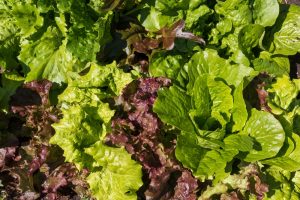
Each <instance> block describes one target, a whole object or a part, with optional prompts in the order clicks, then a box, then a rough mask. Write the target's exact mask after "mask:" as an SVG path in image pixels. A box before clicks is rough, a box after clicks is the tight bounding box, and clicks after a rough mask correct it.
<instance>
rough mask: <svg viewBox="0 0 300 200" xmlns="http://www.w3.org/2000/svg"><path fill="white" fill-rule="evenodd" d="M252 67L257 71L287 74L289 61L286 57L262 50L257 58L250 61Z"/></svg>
mask: <svg viewBox="0 0 300 200" xmlns="http://www.w3.org/2000/svg"><path fill="white" fill-rule="evenodd" d="M252 63H253V66H254V69H255V70H256V71H259V72H267V73H268V74H270V75H273V76H281V75H289V73H290V61H289V59H288V58H287V57H284V56H280V55H272V54H271V53H269V52H267V51H262V52H260V54H259V58H256V59H254V60H253V61H252Z"/></svg>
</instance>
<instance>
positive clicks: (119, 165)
mask: <svg viewBox="0 0 300 200" xmlns="http://www.w3.org/2000/svg"><path fill="white" fill-rule="evenodd" d="M85 152H86V153H87V154H89V155H91V156H92V157H93V158H94V160H95V163H96V165H97V166H101V167H102V170H101V171H98V172H92V173H91V174H90V175H89V176H88V177H87V182H88V183H89V184H90V187H91V191H92V193H93V194H94V196H95V197H96V198H97V199H99V200H102V199H103V200H107V199H116V200H123V199H124V200H134V199H136V191H137V190H138V189H139V188H140V187H141V185H142V180H141V177H142V166H141V165H139V164H138V163H137V162H135V161H134V160H132V159H131V156H130V155H129V154H128V153H127V152H126V150H125V149H124V148H113V147H108V146H106V145H104V144H102V142H100V141H99V142H96V143H95V144H94V145H92V146H91V147H89V148H87V149H85Z"/></svg>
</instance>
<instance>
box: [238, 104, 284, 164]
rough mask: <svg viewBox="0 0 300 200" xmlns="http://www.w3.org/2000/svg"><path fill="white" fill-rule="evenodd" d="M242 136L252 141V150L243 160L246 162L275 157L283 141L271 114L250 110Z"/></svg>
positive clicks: (277, 124) (280, 128)
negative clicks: (249, 137)
mask: <svg viewBox="0 0 300 200" xmlns="http://www.w3.org/2000/svg"><path fill="white" fill-rule="evenodd" d="M242 134H246V135H249V136H251V137H252V138H253V139H254V149H252V150H251V151H250V152H249V154H247V156H246V157H245V158H244V160H245V161H247V162H254V161H258V160H263V159H266V158H271V157H274V156H276V154H277V153H278V152H279V150H280V148H281V147H282V146H283V142H284V139H285V132H284V130H283V128H282V125H281V124H280V122H279V121H278V120H277V119H276V118H275V117H274V116H273V115H272V114H270V113H267V112H264V111H258V110H256V109H252V111H251V116H250V118H249V120H248V121H247V123H246V125H245V127H244V129H243V131H242Z"/></svg>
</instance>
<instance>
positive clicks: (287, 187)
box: [264, 167, 300, 200]
mask: <svg viewBox="0 0 300 200" xmlns="http://www.w3.org/2000/svg"><path fill="white" fill-rule="evenodd" d="M266 181H267V182H268V184H269V192H268V193H267V194H266V197H265V198H264V199H266V200H269V199H270V200H277V199H299V198H300V190H299V189H300V188H299V186H300V185H299V172H296V173H291V172H288V171H285V170H282V169H280V168H278V167H270V168H268V169H267V170H266Z"/></svg>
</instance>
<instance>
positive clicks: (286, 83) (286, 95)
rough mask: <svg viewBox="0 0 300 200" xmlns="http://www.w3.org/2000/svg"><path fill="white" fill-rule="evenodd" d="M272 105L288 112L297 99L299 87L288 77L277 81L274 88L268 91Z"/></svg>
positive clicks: (273, 85)
mask: <svg viewBox="0 0 300 200" xmlns="http://www.w3.org/2000/svg"><path fill="white" fill-rule="evenodd" d="M268 92H269V94H270V98H271V99H272V100H271V102H272V104H275V105H277V106H279V107H280V108H283V109H284V110H286V109H287V108H288V107H289V106H290V104H291V103H292V101H293V100H294V99H295V98H296V97H297V95H298V93H299V90H298V87H297V85H296V84H295V83H294V82H292V81H290V78H289V77H288V76H286V75H284V76H282V77H280V78H278V79H277V81H276V83H274V84H272V88H270V89H269V90H268Z"/></svg>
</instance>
